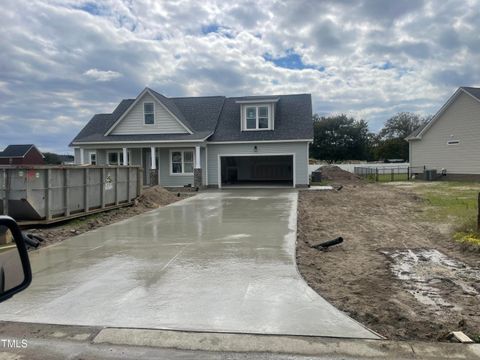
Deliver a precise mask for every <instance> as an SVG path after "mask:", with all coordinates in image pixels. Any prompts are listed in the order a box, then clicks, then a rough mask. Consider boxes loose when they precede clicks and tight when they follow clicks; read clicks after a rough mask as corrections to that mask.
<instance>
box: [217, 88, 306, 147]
mask: <svg viewBox="0 0 480 360" xmlns="http://www.w3.org/2000/svg"><path fill="white" fill-rule="evenodd" d="M264 99H279V100H278V102H277V103H276V106H275V120H274V122H275V125H274V128H275V130H270V131H269V130H267V131H240V104H238V103H237V101H245V100H264ZM312 138H313V121H312V98H311V96H310V94H298V95H273V96H268V97H265V96H246V97H234V98H227V99H226V100H225V104H224V106H223V110H222V113H221V114H220V119H219V121H218V124H217V128H216V129H215V133H214V134H213V136H212V137H211V138H210V139H209V141H261V140H295V139H312Z"/></svg>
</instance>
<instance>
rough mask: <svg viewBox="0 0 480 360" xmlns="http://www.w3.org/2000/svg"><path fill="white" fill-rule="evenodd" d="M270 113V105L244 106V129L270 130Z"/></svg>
mask: <svg viewBox="0 0 480 360" xmlns="http://www.w3.org/2000/svg"><path fill="white" fill-rule="evenodd" d="M271 117H272V114H271V106H270V105H247V106H245V107H244V114H243V118H244V124H243V127H242V128H243V129H244V130H271V129H272V119H271Z"/></svg>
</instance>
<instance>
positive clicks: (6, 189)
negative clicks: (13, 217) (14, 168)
mask: <svg viewBox="0 0 480 360" xmlns="http://www.w3.org/2000/svg"><path fill="white" fill-rule="evenodd" d="M8 174H9V171H8V170H7V169H3V214H4V215H8V195H9V190H10V181H8V180H9V176H8Z"/></svg>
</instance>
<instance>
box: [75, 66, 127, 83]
mask: <svg viewBox="0 0 480 360" xmlns="http://www.w3.org/2000/svg"><path fill="white" fill-rule="evenodd" d="M83 75H85V76H88V77H89V78H91V79H93V80H96V81H110V80H114V79H118V78H119V77H121V76H122V74H120V73H119V72H116V71H112V70H107V71H102V70H98V69H89V70H87V71H85V72H84V73H83Z"/></svg>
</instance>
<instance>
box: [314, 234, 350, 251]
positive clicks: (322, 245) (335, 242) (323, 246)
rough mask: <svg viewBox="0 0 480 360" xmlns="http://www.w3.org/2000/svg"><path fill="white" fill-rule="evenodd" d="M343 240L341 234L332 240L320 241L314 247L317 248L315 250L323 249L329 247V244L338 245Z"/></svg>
mask: <svg viewBox="0 0 480 360" xmlns="http://www.w3.org/2000/svg"><path fill="white" fill-rule="evenodd" d="M342 242H343V238H342V237H341V236H339V237H337V238H335V239H333V240H328V241H325V242H323V243H320V244H318V245H315V246H314V248H315V249H317V250H325V249H327V248H329V247H330V246H333V245H338V244H341V243H342Z"/></svg>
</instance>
